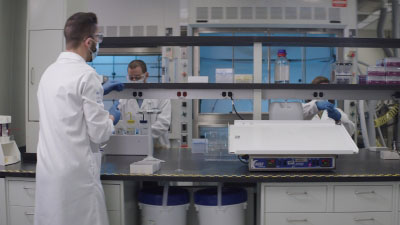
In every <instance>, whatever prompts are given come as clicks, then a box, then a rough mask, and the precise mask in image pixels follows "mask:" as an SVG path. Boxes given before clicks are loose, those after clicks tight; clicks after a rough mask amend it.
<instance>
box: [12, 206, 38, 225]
mask: <svg viewBox="0 0 400 225" xmlns="http://www.w3.org/2000/svg"><path fill="white" fill-rule="evenodd" d="M34 212H35V208H34V207H23V206H10V208H9V218H8V221H9V225H33V216H34Z"/></svg>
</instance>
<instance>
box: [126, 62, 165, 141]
mask: <svg viewBox="0 0 400 225" xmlns="http://www.w3.org/2000/svg"><path fill="white" fill-rule="evenodd" d="M148 77H149V73H148V72H147V66H146V63H145V62H143V61H142V60H133V61H132V62H130V63H129V65H128V75H127V80H128V82H131V83H146V82H147V79H148ZM119 109H120V110H121V113H122V118H121V121H120V123H126V121H127V120H134V121H135V123H134V127H135V128H138V126H139V121H140V120H142V119H143V115H140V114H138V111H139V109H159V110H160V111H161V113H160V114H156V115H152V119H151V120H152V126H151V130H152V135H153V138H154V139H155V142H154V146H155V147H159V148H169V147H170V142H169V139H168V138H169V137H168V129H169V126H170V124H171V100H169V99H144V100H142V99H137V100H136V99H121V100H120V105H119ZM145 120H147V116H145Z"/></svg>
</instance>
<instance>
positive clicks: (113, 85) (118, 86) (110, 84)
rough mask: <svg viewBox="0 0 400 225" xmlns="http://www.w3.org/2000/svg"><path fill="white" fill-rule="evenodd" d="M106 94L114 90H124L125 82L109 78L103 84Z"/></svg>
mask: <svg viewBox="0 0 400 225" xmlns="http://www.w3.org/2000/svg"><path fill="white" fill-rule="evenodd" d="M103 89H104V95H106V94H108V93H110V92H111V91H113V90H116V91H122V90H124V84H123V83H121V82H119V81H117V80H109V81H107V82H106V83H105V84H103Z"/></svg>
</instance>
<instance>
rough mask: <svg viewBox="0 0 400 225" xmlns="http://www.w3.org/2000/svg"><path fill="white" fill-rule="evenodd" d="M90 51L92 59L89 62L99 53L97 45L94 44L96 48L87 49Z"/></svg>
mask: <svg viewBox="0 0 400 225" xmlns="http://www.w3.org/2000/svg"><path fill="white" fill-rule="evenodd" d="M89 51H90V55H91V57H92V59H91V60H90V62H93V60H94V59H95V58H96V56H97V53H98V52H99V43H98V42H96V46H95V48H89Z"/></svg>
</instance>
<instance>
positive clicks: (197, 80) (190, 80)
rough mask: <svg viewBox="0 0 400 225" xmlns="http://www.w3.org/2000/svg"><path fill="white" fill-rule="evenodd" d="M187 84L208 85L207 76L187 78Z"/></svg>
mask: <svg viewBox="0 0 400 225" xmlns="http://www.w3.org/2000/svg"><path fill="white" fill-rule="evenodd" d="M188 83H208V77H207V76H189V77H188Z"/></svg>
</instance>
